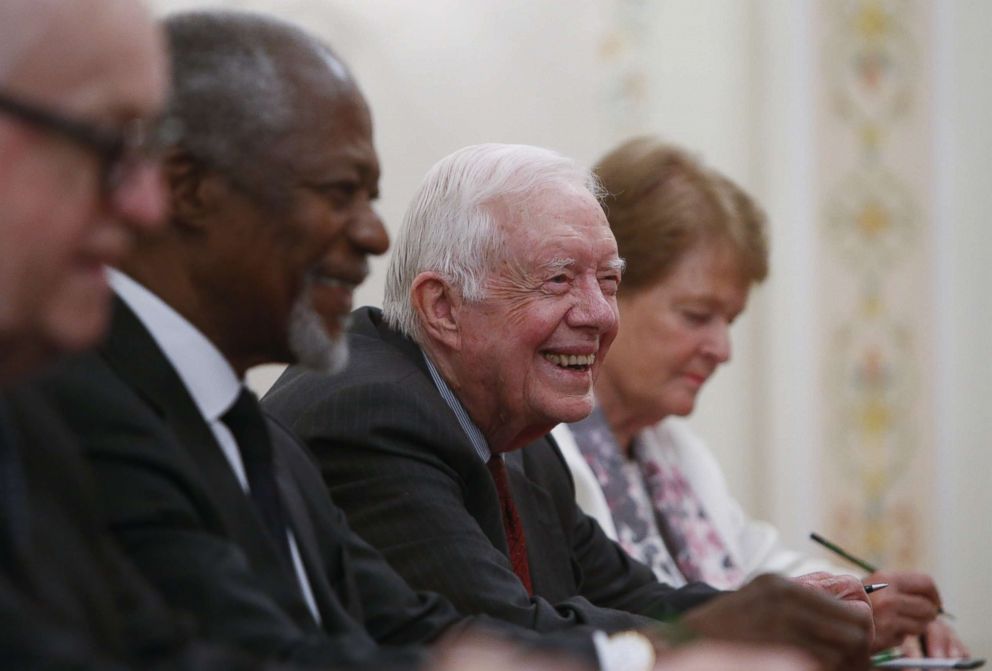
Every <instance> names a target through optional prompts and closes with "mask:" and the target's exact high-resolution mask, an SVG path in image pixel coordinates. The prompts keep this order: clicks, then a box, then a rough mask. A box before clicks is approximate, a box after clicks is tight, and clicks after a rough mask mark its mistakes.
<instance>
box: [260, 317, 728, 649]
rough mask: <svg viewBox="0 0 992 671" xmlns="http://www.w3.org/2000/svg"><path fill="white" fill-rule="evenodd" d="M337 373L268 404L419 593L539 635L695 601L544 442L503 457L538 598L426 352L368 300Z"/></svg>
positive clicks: (300, 381)
mask: <svg viewBox="0 0 992 671" xmlns="http://www.w3.org/2000/svg"><path fill="white" fill-rule="evenodd" d="M349 345H350V347H351V359H350V363H349V366H348V368H347V369H346V371H345V372H344V373H343V374H340V375H335V376H333V377H326V376H319V375H314V374H312V373H308V372H306V371H302V370H298V369H292V368H291V369H289V370H287V371H286V373H284V374H283V376H282V377H281V378H280V379H279V380H278V381H277V382H276V384H275V386H274V387H273V388H272V390H270V392H269V393H268V394H267V395H266V397H265V398H264V399H263V406H264V407H265V409H266V411H267V412H269V413H270V414H271V415H273V416H274V417H275V418H277V419H278V420H279V421H280V422H282V423H284V424H286V425H287V426H288V427H289V428H290V429H292V430H293V431H295V432H296V433H297V434H298V435H299V436H300V437H301V438H303V439H304V441H305V442H306V443H307V445H308V446H309V447H310V449H311V451H312V452H313V454H314V455H315V456H316V458H317V461H318V463H319V465H320V468H321V472H322V474H323V477H324V481H325V482H326V483H327V485H328V487H329V488H330V491H331V493H332V495H333V497H334V500H335V502H336V503H337V504H338V505H339V506H341V507H342V508H343V509H344V510H345V512H346V513H347V515H348V519H349V523H350V524H351V525H352V528H354V529H355V530H356V531H357V532H358V533H359V534H360V535H362V537H363V538H365V539H366V540H367V541H368V542H370V543H371V544H372V545H374V546H376V547H377V548H378V549H379V550H380V551H381V552H382V553H383V554H384V555H385V556H386V558H387V559H388V560H389V562H390V563H391V564H392V565H393V566H394V567H395V568H396V570H397V571H399V573H400V574H401V575H403V576H404V577H405V578H406V579H407V581H408V582H409V583H410V584H411V585H412V586H414V587H415V588H417V589H430V590H434V591H438V592H441V593H442V594H444V595H446V596H447V597H448V598H449V599H451V600H452V601H453V602H454V603H455V605H456V606H457V607H458V608H459V609H460V610H462V611H463V612H467V613H487V614H489V615H492V616H495V617H498V618H500V619H503V620H507V621H510V622H513V623H516V624H518V625H522V626H525V627H529V628H531V629H535V630H538V631H555V630H561V629H568V628H572V627H576V626H582V625H592V626H594V627H596V628H599V629H603V630H607V631H616V630H621V629H629V628H632V627H638V626H643V625H645V624H647V623H649V622H651V621H652V620H651V619H650V618H659V619H664V618H666V617H668V616H670V615H672V614H675V613H678V612H681V611H682V610H685V609H687V608H690V607H692V606H694V605H696V604H698V603H701V602H703V601H705V600H707V599H708V598H710V597H711V596H712V595H713V594H715V593H716V592H715V590H713V589H712V588H710V587H708V586H706V585H700V584H695V585H689V586H687V587H685V588H682V589H678V590H676V589H673V588H672V587H670V586H668V585H664V584H661V583H659V582H657V580H656V579H655V578H654V576H653V574H652V573H651V570H650V569H649V568H647V567H646V566H644V565H643V564H640V563H638V562H636V561H634V560H633V559H631V558H630V557H628V556H627V555H626V554H625V553H624V552H623V550H621V549H620V547H619V546H618V545H616V544H615V543H613V542H612V541H610V540H609V539H608V538H607V537H606V536H605V535H604V534H603V532H602V530H601V529H600V528H599V525H598V524H597V523H596V522H595V521H594V520H593V519H592V518H590V517H588V516H586V515H585V514H584V513H582V511H581V510H580V509H579V508H578V507H577V506H576V505H575V501H574V491H573V485H572V480H571V476H570V475H569V472H568V469H567V467H566V466H565V463H564V461H563V459H562V457H561V454H560V453H559V451H558V449H557V446H556V445H555V444H554V443H553V441H552V440H551V439H550V438H546V439H541V440H539V441H536V442H535V443H533V444H531V445H529V446H527V447H525V448H524V449H522V450H518V451H516V452H514V453H511V454H508V455H507V466H508V471H509V478H510V487H511V490H512V493H513V497H514V501H515V502H516V504H517V507H518V509H519V511H520V515H521V519H522V522H523V525H524V530H525V533H526V537H527V546H528V557H529V562H530V573H531V579H532V583H533V587H534V596H533V597H530V596H528V594H527V592H526V590H525V589H524V587H523V585H522V584H521V583H520V581H519V580H518V579H517V577H516V575H515V574H514V573H513V570H512V568H511V566H510V563H509V560H508V558H507V546H506V538H505V536H504V532H503V525H502V522H501V518H500V507H499V500H498V497H497V494H496V488H495V486H494V485H493V482H492V479H491V477H490V475H489V471H488V469H487V468H486V465H485V464H484V463H483V462H482V461H481V460H480V459H479V457H478V455H477V454H476V453H475V451H474V450H473V449H472V446H471V444H470V443H469V441H468V438H467V437H466V436H465V433H464V432H463V431H462V429H461V427H460V426H459V424H458V422H457V420H456V418H455V415H454V413H452V411H451V410H450V408H449V407H448V406H447V405H446V404H445V402H444V400H443V399H442V398H441V396H440V394H439V392H438V390H437V388H436V387H435V386H434V384H433V382H432V381H431V379H430V377H429V374H428V372H427V370H426V365H425V363H424V360H423V357H422V355H421V352H420V349H419V348H418V347H417V346H416V344H414V343H413V342H411V341H410V340H408V339H406V338H403V337H402V336H400V335H399V334H397V333H395V332H393V331H391V330H390V329H389V328H388V327H387V326H386V325H385V324H384V323H382V320H381V313H380V312H379V311H378V310H377V309H374V308H362V309H360V310H358V311H356V312H355V313H354V315H353V325H352V327H351V331H350V333H349Z"/></svg>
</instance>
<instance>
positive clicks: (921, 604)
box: [895, 594, 937, 624]
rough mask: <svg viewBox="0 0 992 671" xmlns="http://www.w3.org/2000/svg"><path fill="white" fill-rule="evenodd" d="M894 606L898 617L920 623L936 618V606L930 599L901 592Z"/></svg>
mask: <svg viewBox="0 0 992 671" xmlns="http://www.w3.org/2000/svg"><path fill="white" fill-rule="evenodd" d="M895 606H896V609H897V611H898V613H899V616H900V617H904V618H911V619H913V620H916V621H917V622H920V623H922V624H929V623H930V622H933V621H934V620H935V619H936V618H937V607H936V606H934V604H933V602H932V601H928V600H927V599H924V598H922V597H918V596H910V595H907V594H902V595H900V597H899V599H898V601H896V602H895Z"/></svg>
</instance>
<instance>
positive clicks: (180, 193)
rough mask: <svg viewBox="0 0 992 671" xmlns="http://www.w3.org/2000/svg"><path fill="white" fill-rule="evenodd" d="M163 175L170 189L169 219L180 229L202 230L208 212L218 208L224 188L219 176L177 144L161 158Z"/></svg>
mask: <svg viewBox="0 0 992 671" xmlns="http://www.w3.org/2000/svg"><path fill="white" fill-rule="evenodd" d="M162 174H163V176H164V178H165V184H166V188H167V189H168V192H169V214H170V218H171V219H172V221H173V222H174V224H175V225H177V226H178V227H179V228H182V229H183V230H187V231H202V230H203V229H204V228H205V227H206V223H205V222H206V219H207V215H208V214H209V213H210V212H212V211H214V210H215V209H216V207H217V205H216V201H217V199H218V197H219V195H220V190H221V189H222V188H223V185H222V184H221V182H220V180H219V177H218V175H216V174H215V173H213V172H212V171H210V170H208V169H207V168H206V167H205V166H204V165H203V164H202V163H201V162H200V161H198V160H197V159H195V158H194V157H192V156H190V154H188V153H187V152H186V151H184V150H183V149H180V148H178V147H173V148H172V149H170V150H169V151H168V152H167V153H166V155H165V156H164V157H163V159H162Z"/></svg>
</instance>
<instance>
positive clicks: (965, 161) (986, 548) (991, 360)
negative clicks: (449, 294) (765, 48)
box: [934, 0, 992, 657]
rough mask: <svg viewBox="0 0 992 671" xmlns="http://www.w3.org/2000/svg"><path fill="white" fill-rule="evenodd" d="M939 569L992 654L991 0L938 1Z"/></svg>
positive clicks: (952, 599)
mask: <svg viewBox="0 0 992 671" xmlns="http://www.w3.org/2000/svg"><path fill="white" fill-rule="evenodd" d="M941 7H942V12H941V15H940V17H939V21H940V25H939V32H938V35H939V36H940V38H941V40H942V50H941V52H940V62H939V66H940V69H941V76H942V78H943V82H942V84H943V89H942V90H941V91H940V92H939V93H941V94H942V95H941V96H940V97H939V98H938V100H937V109H938V115H939V118H940V124H941V125H940V134H939V138H938V139H939V144H938V157H939V158H938V161H939V163H938V167H939V169H940V173H939V174H940V181H939V184H938V193H939V199H940V203H939V204H940V208H941V210H940V219H939V224H940V228H939V232H938V248H939V249H940V250H941V256H940V270H939V273H940V277H939V278H938V289H939V294H938V300H939V305H940V308H941V314H940V325H941V343H940V345H941V348H940V361H939V366H938V368H939V371H940V376H939V379H937V380H935V384H937V385H938V390H939V399H940V401H939V408H938V410H939V414H938V427H939V429H938V430H939V436H938V437H939V452H938V456H939V462H938V467H939V472H938V473H937V474H936V477H937V478H938V483H939V488H938V491H939V493H940V497H939V500H938V502H937V505H938V516H939V536H938V538H935V539H934V542H935V543H938V544H939V546H940V548H941V553H940V556H939V559H938V572H939V575H940V578H941V585H942V586H943V590H944V593H945V599H946V603H947V604H948V610H951V611H952V612H955V613H958V611H960V613H958V614H959V619H958V627H959V628H960V630H961V632H962V633H963V634H964V635H965V638H966V639H967V640H968V641H969V642H970V643H972V644H973V646H974V647H975V648H976V649H977V650H978V651H980V652H981V653H982V655H983V656H986V657H987V656H989V655H990V654H992V629H990V627H989V621H990V619H992V618H990V607H989V598H990V597H992V489H990V486H989V476H990V474H992V438H990V429H992V422H990V416H992V413H990V411H989V403H990V400H992V291H990V290H989V289H990V286H992V226H990V225H989V213H990V212H992V170H990V168H989V167H988V166H989V157H990V156H992V126H990V124H992V89H990V87H989V73H990V71H992V47H990V43H989V37H990V35H992V4H990V3H988V2H984V1H983V0H958V1H957V2H954V3H949V2H948V3H942V5H941Z"/></svg>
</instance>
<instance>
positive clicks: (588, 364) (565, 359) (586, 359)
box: [544, 352, 596, 371]
mask: <svg viewBox="0 0 992 671" xmlns="http://www.w3.org/2000/svg"><path fill="white" fill-rule="evenodd" d="M544 358H545V359H547V360H548V361H550V362H551V363H553V364H554V365H556V366H558V367H559V368H565V369H567V370H576V371H586V370H589V369H590V368H592V365H593V363H595V361H596V355H595V353H593V354H553V353H552V352H544Z"/></svg>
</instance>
